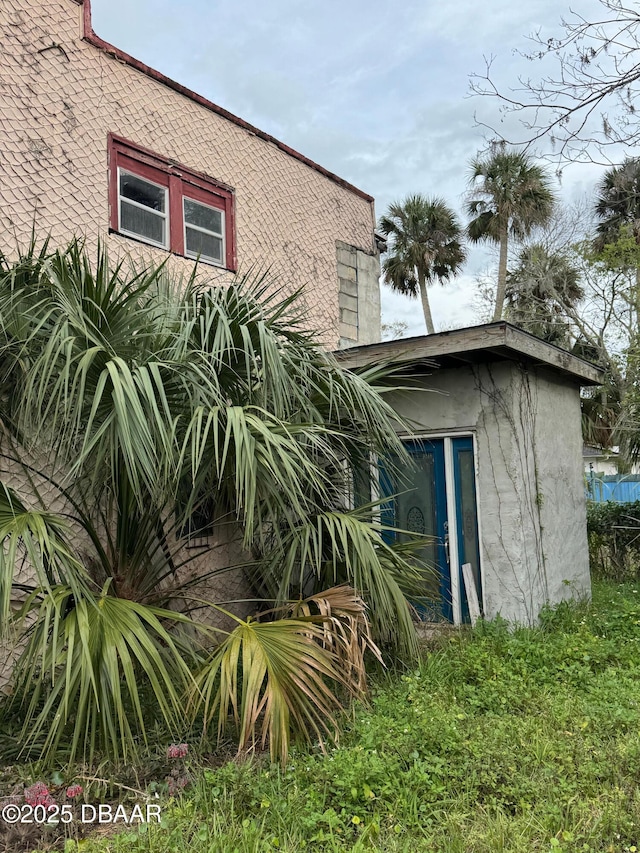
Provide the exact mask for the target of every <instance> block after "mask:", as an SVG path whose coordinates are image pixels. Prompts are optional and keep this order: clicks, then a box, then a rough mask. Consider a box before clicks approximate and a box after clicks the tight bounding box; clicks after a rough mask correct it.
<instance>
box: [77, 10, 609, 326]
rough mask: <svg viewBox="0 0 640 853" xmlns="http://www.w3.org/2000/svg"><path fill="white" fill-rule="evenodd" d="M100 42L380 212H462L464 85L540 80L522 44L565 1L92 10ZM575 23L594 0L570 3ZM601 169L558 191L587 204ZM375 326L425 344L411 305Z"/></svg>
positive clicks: (477, 265) (462, 320)
mask: <svg viewBox="0 0 640 853" xmlns="http://www.w3.org/2000/svg"><path fill="white" fill-rule="evenodd" d="M92 7H93V26H94V30H95V31H96V32H97V33H98V35H100V36H102V38H104V39H106V40H107V41H110V42H111V43H113V44H115V45H117V46H118V47H120V48H122V49H123V50H125V51H127V52H128V53H131V54H133V55H134V56H135V57H137V58H138V59H141V60H142V61H144V62H145V63H147V64H148V65H151V66H152V67H154V68H157V69H158V70H159V71H162V72H163V73H164V74H167V75H168V76H169V77H172V78H174V79H176V80H178V81H179V82H180V83H182V84H184V85H186V86H188V87H189V88H191V89H194V90H196V91H197V92H200V93H201V94H203V95H205V96H206V97H207V98H209V99H210V100H212V101H214V102H215V103H217V104H219V105H220V106H222V107H224V108H225V109H228V110H230V111H231V112H233V113H235V114H236V115H239V116H241V117H242V118H244V119H246V120H247V121H249V122H251V123H252V124H255V125H257V126H258V127H260V128H262V129H263V130H265V131H267V132H269V133H271V134H272V135H274V136H276V137H277V138H279V139H281V140H282V141H284V142H286V143H287V144H288V145H290V146H292V147H293V148H295V149H297V150H298V151H300V152H302V153H303V154H305V155H307V156H308V157H310V158H311V159H313V160H316V161H317V162H319V163H321V164H322V165H323V166H325V167H326V168H328V169H330V170H331V171H333V172H336V173H337V174H338V175H340V176H341V177H343V178H345V179H346V180H348V181H350V182H352V183H354V184H356V186H358V187H360V188H362V189H363V190H365V191H366V192H368V193H370V194H371V195H373V196H374V197H375V198H376V210H377V213H378V215H380V214H382V213H383V212H384V210H385V208H386V207H387V205H388V204H389V203H390V202H391V201H394V200H396V199H401V198H402V197H403V196H404V195H406V194H407V193H410V192H421V193H425V194H429V195H432V194H437V195H440V196H443V197H444V198H445V199H446V200H447V201H448V203H449V204H450V205H451V206H452V207H453V208H454V209H456V210H457V211H459V212H460V213H461V212H462V208H463V202H464V195H465V191H466V170H467V165H468V162H469V160H470V158H471V157H472V156H473V155H474V154H475V153H477V151H478V150H479V149H481V148H482V147H483V145H484V144H485V143H484V139H483V131H482V130H481V129H480V128H478V127H476V126H475V124H474V113H478V114H479V116H480V117H482V118H483V119H485V120H486V121H488V122H489V123H493V124H495V123H496V121H499V119H498V105H497V103H495V102H494V101H493V100H492V99H479V98H470V97H469V75H470V74H472V73H474V72H476V73H481V72H482V71H483V70H484V67H485V62H484V57H485V56H486V57H489V56H492V57H494V64H493V69H494V74H495V78H496V80H497V81H498V83H499V84H500V85H501V86H502V87H504V88H507V87H508V86H509V85H515V84H516V81H517V78H518V76H519V75H520V76H525V77H526V76H532V77H533V76H536V75H537V74H538V72H539V68H538V67H536V66H535V65H534V64H532V63H529V62H527V60H525V59H523V58H522V57H521V56H519V55H518V54H517V53H515V52H514V51H516V50H517V49H524V50H526V49H527V40H526V36H527V35H529V34H530V33H532V32H534V31H536V30H539V29H540V30H541V31H542V34H543V35H544V36H545V37H548V36H551V35H553V34H557V33H558V30H559V26H558V25H559V22H560V18H561V16H562V15H567V14H569V0H528V2H514V0H488V2H485V3H479V2H477V0H449V2H448V3H443V2H439V0H438V1H437V0H406V2H404V3H403V4H390V3H388V2H387V0H343V2H340V3H338V2H336V0H307V2H306V3H301V2H300V0H270V2H269V3H265V2H264V0H225V2H223V0H181V2H180V3H176V2H175V0H93V2H92ZM579 7H580V12H581V13H582V14H583V15H585V16H586V17H588V16H589V13H590V11H591V10H593V9H596V8H599V4H598V3H597V0H580V3H579ZM599 174H600V170H599V169H598V168H597V167H593V166H573V167H570V168H568V169H566V170H565V172H564V175H563V181H562V187H561V188H560V189H559V192H561V194H562V195H563V197H565V198H569V199H575V198H577V197H579V196H581V195H583V194H585V193H587V192H589V191H590V190H591V189H592V187H593V184H594V183H595V181H596V180H597V177H598V175H599ZM492 262H493V259H492V253H491V252H490V251H488V250H486V249H475V250H474V251H473V252H471V254H470V258H469V262H468V264H467V267H466V270H465V273H464V274H463V275H461V276H460V277H459V278H458V279H457V280H456V281H454V282H451V283H449V284H448V285H447V286H446V287H440V286H439V285H435V286H433V287H432V288H431V290H430V293H431V300H432V310H433V314H434V320H435V325H436V328H441V329H443V328H451V327H454V326H463V325H469V324H472V323H474V322H478V315H477V309H476V308H475V307H474V294H475V286H474V283H475V277H476V275H477V274H478V273H480V272H481V271H483V270H485V269H487V268H489V267H490V266H491V264H492ZM383 320H386V321H387V322H389V321H394V320H401V321H402V320H404V321H406V322H408V323H409V329H408V332H409V333H413V334H422V333H423V332H424V324H423V321H422V319H421V312H420V310H419V308H418V303H415V302H411V301H408V300H407V299H405V298H402V297H399V296H397V295H394V294H391V293H390V292H389V291H388V290H387V289H386V288H383Z"/></svg>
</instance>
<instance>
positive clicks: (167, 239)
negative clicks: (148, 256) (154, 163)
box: [117, 166, 171, 249]
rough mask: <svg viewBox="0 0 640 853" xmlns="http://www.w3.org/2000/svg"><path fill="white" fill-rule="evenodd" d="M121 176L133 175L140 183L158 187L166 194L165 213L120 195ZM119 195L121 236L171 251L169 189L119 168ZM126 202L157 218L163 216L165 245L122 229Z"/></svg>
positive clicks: (119, 229)
mask: <svg viewBox="0 0 640 853" xmlns="http://www.w3.org/2000/svg"><path fill="white" fill-rule="evenodd" d="M121 175H131V177H132V178H136V179H137V180H139V181H144V183H146V184H150V185H151V186H152V187H158V189H161V190H162V191H163V192H164V206H165V212H164V213H163V212H162V211H160V210H153V209H152V208H150V207H147V205H146V204H140V202H137V201H133V199H130V198H126V197H125V196H123V195H121V194H120V177H121ZM117 194H118V232H119V233H120V234H125V235H126V236H127V237H134V238H135V239H136V240H140V241H141V242H142V243H147V244H148V245H149V246H157V248H159V249H169V244H170V233H171V230H170V228H171V223H170V222H169V187H163V186H162V184H157V183H156V182H155V181H150V180H149V179H148V178H145V177H144V175H140V174H137V173H136V172H132V171H131V169H122V168H121V167H120V166H118V184H117ZM123 201H124V202H126V203H127V204H132V205H133V206H134V207H139V208H141V210H150V211H151V213H153V214H154V215H155V216H161V217H162V218H163V219H164V239H165V242H164V243H159V242H157V241H156V240H151V239H150V238H149V237H145V236H144V235H143V234H138V233H136V232H135V231H129V230H127V229H126V228H123V227H122V206H121V205H122V202H123Z"/></svg>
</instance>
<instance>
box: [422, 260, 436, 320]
mask: <svg viewBox="0 0 640 853" xmlns="http://www.w3.org/2000/svg"><path fill="white" fill-rule="evenodd" d="M418 285H419V286H420V299H421V300H422V311H423V312H424V321H425V323H426V324H427V334H428V335H433V334H434V332H435V329H434V328H433V319H432V318H431V306H430V305H429V294H428V293H427V282H426V279H425V275H424V272H423V271H422V270H420V269H419V270H418Z"/></svg>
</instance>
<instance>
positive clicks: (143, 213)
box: [120, 199, 167, 246]
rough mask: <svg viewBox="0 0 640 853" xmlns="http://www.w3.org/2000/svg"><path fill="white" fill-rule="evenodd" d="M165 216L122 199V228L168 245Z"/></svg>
mask: <svg viewBox="0 0 640 853" xmlns="http://www.w3.org/2000/svg"><path fill="white" fill-rule="evenodd" d="M165 223H166V220H165V218H164V216H159V215H158V214H157V213H153V212H152V211H151V210H145V209H144V208H143V207H136V206H135V205H133V204H127V202H126V201H125V200H124V199H121V200H120V228H122V229H123V230H124V231H130V232H131V233H132V234H138V235H139V236H140V237H144V238H145V239H146V240H153V242H154V243H161V244H162V245H163V246H166V243H167V241H166V238H165Z"/></svg>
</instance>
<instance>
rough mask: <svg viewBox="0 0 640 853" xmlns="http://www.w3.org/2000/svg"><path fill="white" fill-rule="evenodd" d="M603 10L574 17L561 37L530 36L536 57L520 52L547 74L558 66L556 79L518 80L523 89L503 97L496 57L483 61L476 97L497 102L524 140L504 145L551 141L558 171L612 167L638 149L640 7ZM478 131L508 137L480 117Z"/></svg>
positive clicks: (604, 0) (606, 3) (609, 2)
mask: <svg viewBox="0 0 640 853" xmlns="http://www.w3.org/2000/svg"><path fill="white" fill-rule="evenodd" d="M600 4H601V6H602V10H603V14H602V16H601V18H600V19H599V20H593V21H589V20H587V19H586V18H585V17H583V16H582V15H581V14H580V13H579V12H576V11H573V10H571V11H570V16H569V17H568V18H563V19H562V20H561V29H562V31H563V32H562V34H561V35H559V36H557V37H552V38H547V39H545V38H544V37H543V36H542V35H541V31H540V30H538V31H537V32H535V33H533V34H532V35H530V36H529V39H530V41H531V43H532V49H531V50H530V51H528V52H525V51H516V52H517V53H518V54H519V55H520V56H522V57H524V58H525V59H527V60H529V61H531V62H541V63H542V64H543V65H544V66H545V67H548V65H549V62H553V70H552V71H551V73H544V72H543V73H542V74H541V75H540V76H539V77H538V78H537V79H530V78H524V77H519V78H518V85H517V86H515V87H513V88H509V89H508V90H507V91H503V90H501V89H500V88H499V87H498V85H497V84H496V83H495V79H494V76H493V74H492V66H493V63H494V59H495V57H489V58H486V57H485V66H486V67H485V71H484V73H479V74H472V75H471V82H470V89H471V94H472V95H478V96H482V97H489V98H496V99H497V100H498V101H499V114H500V116H501V117H504V116H506V115H510V114H513V115H515V116H516V117H517V118H518V119H519V120H520V124H521V125H522V129H523V131H524V132H523V134H522V135H520V136H519V138H509V139H505V141H506V142H508V144H510V145H517V146H522V147H523V148H524V149H525V150H527V149H530V148H531V147H532V146H534V145H535V144H536V143H539V142H541V141H542V140H543V139H547V140H548V141H549V143H550V147H551V154H550V156H551V157H552V159H554V160H555V161H556V162H557V163H558V166H559V167H561V166H562V164H563V163H567V162H576V161H577V162H592V163H606V164H611V163H612V162H613V160H612V158H615V154H614V150H613V149H615V147H616V146H620V145H623V146H633V145H637V144H638V143H639V142H640V121H639V118H638V113H637V106H636V102H637V97H638V94H640V7H637V6H636V4H635V3H634V4H630V5H627V4H625V3H624V2H622V0H600ZM476 124H477V125H478V126H481V127H484V128H485V129H486V130H487V131H488V132H489V133H490V134H493V136H494V138H495V137H496V136H497V137H498V138H501V139H502V138H504V137H503V136H502V133H501V132H500V131H499V130H498V128H497V126H496V124H495V123H493V124H489V123H487V122H485V121H480V120H479V119H477V118H476Z"/></svg>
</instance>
